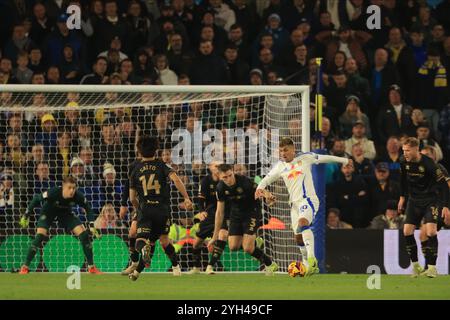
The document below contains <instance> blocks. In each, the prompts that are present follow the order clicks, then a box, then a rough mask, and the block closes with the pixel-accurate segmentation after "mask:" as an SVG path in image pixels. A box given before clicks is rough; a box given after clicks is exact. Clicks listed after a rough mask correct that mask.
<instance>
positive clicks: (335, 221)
mask: <svg viewBox="0 0 450 320" xmlns="http://www.w3.org/2000/svg"><path fill="white" fill-rule="evenodd" d="M327 228H328V229H353V227H352V226H351V225H350V224H348V223H346V222H344V221H341V210H339V209H338V208H330V209H328V213H327Z"/></svg>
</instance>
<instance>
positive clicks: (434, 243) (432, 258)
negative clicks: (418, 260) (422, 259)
mask: <svg viewBox="0 0 450 320" xmlns="http://www.w3.org/2000/svg"><path fill="white" fill-rule="evenodd" d="M428 245H429V247H430V250H429V256H428V258H427V260H428V264H429V265H431V266H435V265H436V260H437V256H438V238H437V235H435V236H433V237H429V238H428Z"/></svg>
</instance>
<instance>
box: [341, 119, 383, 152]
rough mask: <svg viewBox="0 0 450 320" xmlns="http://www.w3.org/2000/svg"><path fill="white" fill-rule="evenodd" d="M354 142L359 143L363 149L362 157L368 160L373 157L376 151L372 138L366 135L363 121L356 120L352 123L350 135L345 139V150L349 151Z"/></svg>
mask: <svg viewBox="0 0 450 320" xmlns="http://www.w3.org/2000/svg"><path fill="white" fill-rule="evenodd" d="M355 143H360V144H361V146H362V148H363V150H364V157H365V158H368V159H370V160H373V159H375V157H376V155H377V153H376V150H375V145H374V143H373V141H372V140H369V139H368V138H367V136H366V125H365V123H364V122H363V121H361V120H358V121H356V122H355V123H354V124H353V129H352V136H351V137H350V138H349V139H347V140H345V152H347V153H348V154H350V153H351V151H352V147H353V145H354V144H355Z"/></svg>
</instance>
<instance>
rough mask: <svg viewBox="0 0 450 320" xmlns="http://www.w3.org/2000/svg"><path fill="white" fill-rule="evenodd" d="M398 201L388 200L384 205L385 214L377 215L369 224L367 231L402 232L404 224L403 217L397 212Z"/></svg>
mask: <svg viewBox="0 0 450 320" xmlns="http://www.w3.org/2000/svg"><path fill="white" fill-rule="evenodd" d="M397 207H398V200H389V201H388V202H387V203H386V204H385V212H384V213H382V214H380V215H377V216H376V217H375V218H373V220H372V221H371V222H370V226H369V227H368V229H376V230H383V229H394V230H403V225H404V223H405V216H404V215H400V214H399V213H398V211H397Z"/></svg>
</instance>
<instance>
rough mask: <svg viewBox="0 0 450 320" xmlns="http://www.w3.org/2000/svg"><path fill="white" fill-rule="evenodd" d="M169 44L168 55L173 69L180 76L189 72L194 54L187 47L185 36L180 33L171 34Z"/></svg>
mask: <svg viewBox="0 0 450 320" xmlns="http://www.w3.org/2000/svg"><path fill="white" fill-rule="evenodd" d="M169 46H170V49H168V50H167V53H166V56H167V59H168V60H169V65H170V67H171V69H172V70H173V71H174V72H175V73H176V74H177V75H178V76H179V75H180V74H183V73H184V74H186V73H188V72H189V68H190V65H191V63H192V59H193V57H194V54H193V53H192V51H191V50H190V49H189V48H187V47H186V45H185V43H184V41H183V37H182V36H181V34H179V33H173V34H170V35H169Z"/></svg>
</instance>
